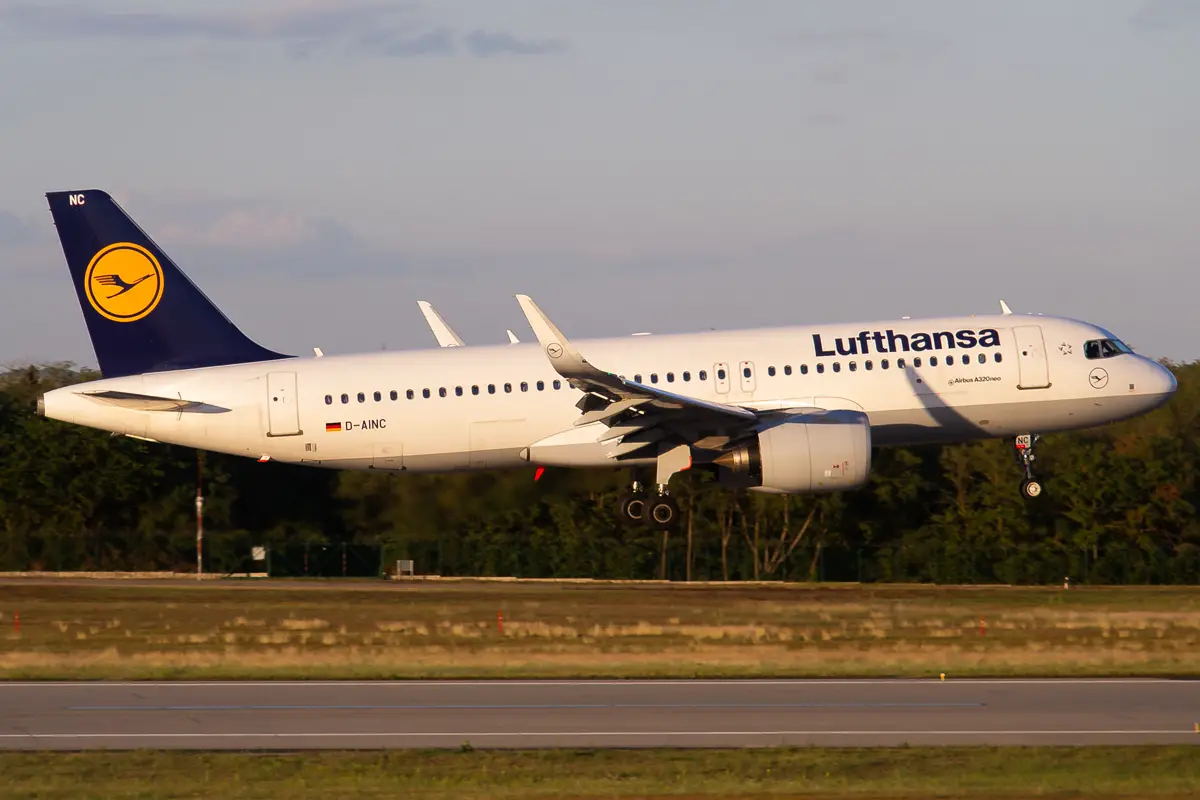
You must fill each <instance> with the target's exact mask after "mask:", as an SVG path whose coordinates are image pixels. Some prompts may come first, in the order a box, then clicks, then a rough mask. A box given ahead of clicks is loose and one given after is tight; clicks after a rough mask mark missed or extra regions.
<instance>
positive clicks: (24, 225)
mask: <svg viewBox="0 0 1200 800" xmlns="http://www.w3.org/2000/svg"><path fill="white" fill-rule="evenodd" d="M35 238H37V236H36V233H35V232H34V230H33V226H32V225H30V224H29V223H28V222H26V221H25V220H23V219H21V218H20V217H18V216H17V215H16V214H14V213H12V212H11V211H4V210H2V209H0V245H17V244H29V243H30V242H32V241H33V240H34V239H35Z"/></svg>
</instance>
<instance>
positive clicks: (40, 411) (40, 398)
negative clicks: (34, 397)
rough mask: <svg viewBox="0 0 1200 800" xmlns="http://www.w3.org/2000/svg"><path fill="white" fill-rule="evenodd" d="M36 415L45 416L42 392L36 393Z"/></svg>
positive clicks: (44, 397) (44, 400)
mask: <svg viewBox="0 0 1200 800" xmlns="http://www.w3.org/2000/svg"><path fill="white" fill-rule="evenodd" d="M37 415H38V416H39V417H44V416H46V395H44V394H39V395H38V402H37Z"/></svg>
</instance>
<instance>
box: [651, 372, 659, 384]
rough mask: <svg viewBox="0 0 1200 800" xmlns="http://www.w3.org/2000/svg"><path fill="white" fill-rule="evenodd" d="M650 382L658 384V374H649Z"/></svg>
mask: <svg viewBox="0 0 1200 800" xmlns="http://www.w3.org/2000/svg"><path fill="white" fill-rule="evenodd" d="M650 382H651V383H658V373H657V372H651V373H650Z"/></svg>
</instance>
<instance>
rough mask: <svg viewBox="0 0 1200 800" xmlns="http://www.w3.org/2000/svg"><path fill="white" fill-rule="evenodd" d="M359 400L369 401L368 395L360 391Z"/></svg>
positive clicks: (362, 401)
mask: <svg viewBox="0 0 1200 800" xmlns="http://www.w3.org/2000/svg"><path fill="white" fill-rule="evenodd" d="M358 402H360V403H365V402H367V396H366V395H365V394H363V393H362V392H359V393H358Z"/></svg>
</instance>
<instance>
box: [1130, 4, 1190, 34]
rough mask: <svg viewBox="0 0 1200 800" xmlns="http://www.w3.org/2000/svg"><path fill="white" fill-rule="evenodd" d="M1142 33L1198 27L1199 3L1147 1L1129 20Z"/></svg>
mask: <svg viewBox="0 0 1200 800" xmlns="http://www.w3.org/2000/svg"><path fill="white" fill-rule="evenodd" d="M1130 23H1131V24H1132V25H1133V27H1135V28H1140V29H1141V30H1144V31H1172V30H1180V29H1184V28H1191V27H1196V26H1200V3H1197V2H1196V0H1149V2H1147V3H1146V4H1144V5H1143V6H1142V7H1141V8H1140V9H1138V11H1137V13H1136V14H1134V15H1133V17H1132V18H1131V19H1130Z"/></svg>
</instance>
